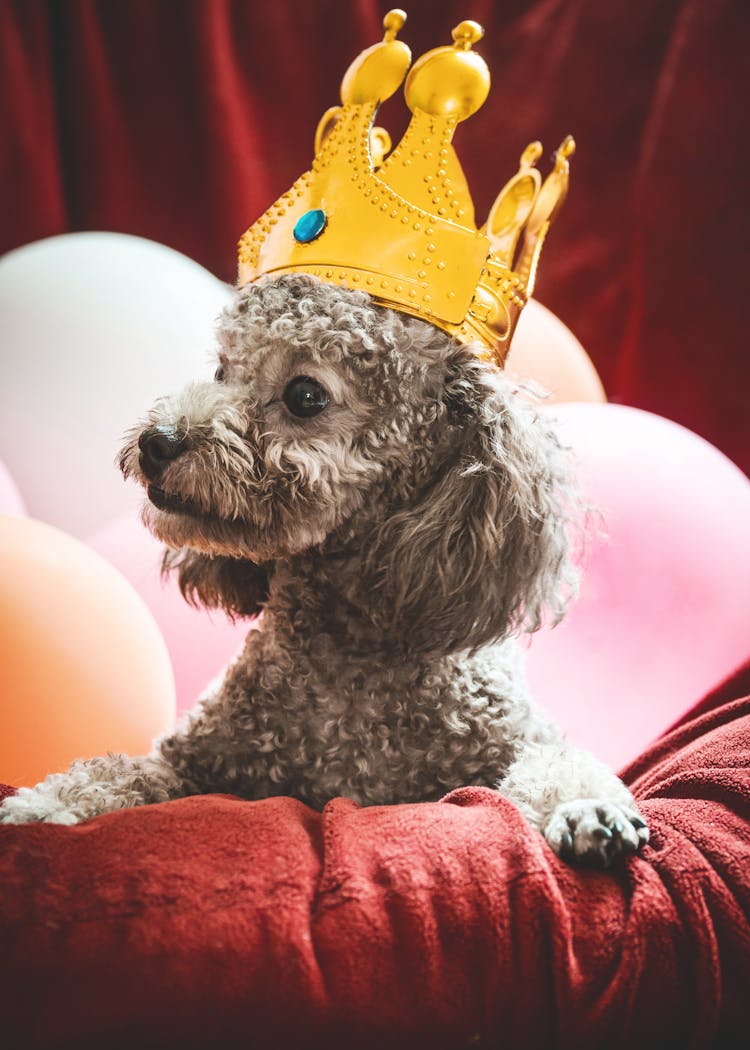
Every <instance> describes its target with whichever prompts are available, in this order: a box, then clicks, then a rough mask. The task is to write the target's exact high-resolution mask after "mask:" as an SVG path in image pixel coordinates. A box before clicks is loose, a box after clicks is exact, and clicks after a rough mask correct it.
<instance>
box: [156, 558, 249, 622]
mask: <svg viewBox="0 0 750 1050" xmlns="http://www.w3.org/2000/svg"><path fill="white" fill-rule="evenodd" d="M172 572H176V573H177V580H178V583H179V586H180V591H181V592H182V596H183V597H184V598H185V600H186V601H188V602H189V603H190V604H191V605H194V606H196V607H198V606H201V605H204V606H206V607H207V608H209V609H224V611H225V612H227V613H229V615H230V616H231V618H232V619H233V620H234V619H236V618H237V617H239V616H257V615H258V613H259V612H260V611H261V608H262V606H263V603H264V602H265V601H266V599H267V598H268V574H267V572H266V570H265V569H264V568H262V567H261V566H260V565H255V564H254V563H253V562H251V561H245V560H242V559H240V558H226V557H223V556H221V555H211V554H201V553H200V552H199V551H194V550H190V549H189V548H187V547H184V548H183V549H181V550H177V551H174V550H167V551H166V552H165V554H164V560H163V562H162V575H164V576H167V575H169V574H170V573H172Z"/></svg>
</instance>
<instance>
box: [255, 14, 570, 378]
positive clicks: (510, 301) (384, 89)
mask: <svg viewBox="0 0 750 1050" xmlns="http://www.w3.org/2000/svg"><path fill="white" fill-rule="evenodd" d="M405 21H406V15H405V14H404V12H403V11H400V10H394V11H389V12H388V14H387V15H386V16H385V18H384V19H383V26H384V28H385V36H384V38H383V41H382V42H381V43H378V44H375V45H374V46H373V47H370V48H367V50H365V51H363V52H362V53H361V54H360V55H359V56H358V57H357V58H356V59H355V60H354V62H353V63H352V64H351V65H350V66H349V69H348V70H347V71H346V74H345V76H344V79H343V81H342V83H341V102H342V105H341V106H334V107H333V108H332V109H329V110H328V111H327V112H326V113H325V114H324V115H323V117H322V119H321V121H320V123H319V124H318V130H317V133H316V136H315V159H314V161H313V164H312V168H311V169H310V171H307V172H305V174H304V175H302V176H301V177H300V178H299V179H298V180H297V181H296V182H295V184H294V185H293V186H292V188H291V189H290V190H289V191H288V192H287V193H285V194H284V195H283V196H282V197H280V198H279V200H277V201H276V203H275V204H273V205H272V206H271V207H270V208H269V209H268V211H267V212H266V213H265V214H264V215H263V216H261V218H260V219H259V220H258V221H257V222H256V223H255V224H254V225H253V226H251V227H250V229H249V230H247V232H246V233H245V234H244V236H243V237H242V239H241V241H240V244H239V282H240V284H244V283H246V282H248V281H254V280H255V279H256V278H258V277H260V276H262V275H264V274H284V273H309V274H314V275H315V276H317V277H320V278H322V279H323V280H324V281H328V282H330V283H333V284H339V285H344V286H346V287H347V288H354V289H360V290H363V291H366V292H369V293H370V295H371V296H372V297H373V298H374V299H375V301H376V302H378V303H381V304H383V305H385V306H389V307H391V308H392V309H394V310H399V311H401V312H402V313H407V314H413V315H414V316H415V317H420V318H422V319H423V320H426V321H430V322H431V323H432V324H434V325H437V327H438V328H441V329H443V331H445V332H448V333H449V334H450V335H452V336H454V337H455V338H456V339H459V340H461V342H464V343H474V344H476V343H479V344H481V350H479V351H478V352H479V353H480V355H481V356H483V357H486V358H489V359H490V360H493V361H495V362H496V363H497V364H498V365H500V366H502V364H503V362H504V361H505V357H506V355H507V353H508V349H509V346H510V340H511V337H512V335H513V331H514V329H515V326H516V322H517V321H518V318H519V315H520V313H521V310H522V309H523V307H524V305H525V304H526V301H527V299H528V297H529V296H530V295H531V293H532V291H533V288H534V280H535V277H536V268H537V262H538V260H539V254H540V252H541V249H542V244H543V242H544V238H545V235H546V233H547V230H548V228H549V226H550V223H551V222H552V220H553V219H554V217H555V215H556V213H557V211H558V208H559V207H560V205H561V204H562V201H563V200H564V198H565V193H566V191H567V187H568V174H569V165H568V157H570V156H571V154H572V153H573V151H574V149H575V143H574V141H573V139H572V138H571V137H570V136H568V137H567V138H566V139H565V141H564V142H563V143H562V145H561V146H560V148H559V149H558V150H557V152H556V154H555V163H554V167H553V169H552V171H551V173H550V174H549V175H548V177H547V178H546V179H545V180H544V182H542V178H541V175H540V174H539V172H538V170H537V169H536V167H535V165H536V162H537V160H538V159H539V157H540V155H541V153H542V146H541V144H540V143H539V142H532V143H531V145H529V146H527V147H526V149H525V150H524V151H523V154H522V155H521V162H520V169H519V171H518V172H517V174H516V175H514V176H513V178H512V179H510V181H509V182H508V183H506V185H505V186H504V187H503V189H502V190H501V191H500V193H499V194H498V196H497V198H496V200H495V203H494V204H493V205H492V208H491V209H490V212H489V215H488V217H487V222H486V223H485V224H484V226H482V227H481V228H479V229H478V228H477V227H476V224H475V220H474V205H473V203H472V200H471V196H470V194H469V189H468V186H467V184H466V178H465V176H464V174H463V171H462V170H461V165H460V164H459V161H458V157H457V156H456V153H455V151H454V149H453V146H452V145H451V141H452V139H453V135H454V132H455V130H456V127H457V125H458V124H459V123H460V122H461V121H462V120H466V118H467V117H470V116H471V115H472V114H473V113H475V112H476V111H477V110H478V109H479V108H480V106H481V105H482V104H483V102H484V101H485V99H486V98H487V95H488V93H489V88H490V74H489V70H488V69H487V65H486V63H485V62H484V60H483V59H482V58H481V57H480V56H479V55H478V54H477V53H476V52H475V51H472V45H473V44H475V43H476V42H477V41H478V40H480V39H481V38H482V36H483V35H484V30H483V29H482V27H481V26H480V25H478V24H477V23H476V22H468V21H467V22H461V24H460V25H458V26H456V28H455V29H454V30H453V41H454V43H453V46H448V47H438V48H435V50H433V51H428V52H427V54H425V55H423V56H422V57H421V58H420V59H419V60H418V61H417V62H415V63H414V65H413V66H412V68H411V70H410V71H409V75H408V76H406V73H407V70H408V69H409V65H410V63H411V52H410V50H409V48H408V47H407V46H406V44H404V43H403V42H402V41H400V40H397V39H396V34H397V33H398V31H399V30H400V29H401V27H402V26H403V25H404V22H405ZM405 76H406V84H405V86H404V95H405V97H406V102H407V104H408V106H409V109H410V110H411V113H412V117H411V122H410V123H409V126H408V128H407V130H406V132H405V134H404V136H403V138H402V139H401V142H400V143H399V144H398V146H396V148H395V149H394V150H393V151H392V152H390V149H391V140H390V136H389V135H388V132H387V131H385V130H384V129H383V128H378V127H374V126H373V120H374V117H375V113H376V111H377V108H378V106H379V105H380V103H381V102H384V101H385V99H387V98H389V97H390V96H391V95H392V94H393V93H394V92H395V91H397V90H398V88H399V86H400V85H401V83H402V82H403V80H404V77H405Z"/></svg>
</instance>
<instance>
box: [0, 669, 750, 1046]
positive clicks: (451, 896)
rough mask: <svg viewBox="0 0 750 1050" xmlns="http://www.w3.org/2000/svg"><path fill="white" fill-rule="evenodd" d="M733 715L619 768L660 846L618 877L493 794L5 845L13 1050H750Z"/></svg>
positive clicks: (251, 809)
mask: <svg viewBox="0 0 750 1050" xmlns="http://www.w3.org/2000/svg"><path fill="white" fill-rule="evenodd" d="M725 696H726V690H725V695H723V696H722V694H716V697H715V698H714V701H713V702H712V704H709V705H706V704H704V705H703V707H702V709H701V710H703V711H704V712H705V713H702V714H699V715H698V717H697V718H694V719H693V720H691V721H688V722H687V723H684V724H682V725H680V726H678V727H677V728H676V729H675V730H674V731H673V732H672V733H671V734H670V735H669V736H668V737H666V738H665V739H663V740H662V741H660V742H657V744H655V745H654V746H653V747H652V748H651V749H650V751H649V752H647V753H646V754H645V755H644V756H643V757H642V758H641V759H640V760H639V761H638V762H636V763H634V765H633V766H632V767H631V768H630V770H629V771H628V777H629V779H630V782H631V783H632V786H633V789H634V792H635V794H636V797H637V798H638V799H639V800H640V804H641V806H642V809H643V811H644V813H645V814H646V816H647V817H648V820H649V823H650V825H651V828H652V835H653V837H652V844H651V846H650V847H648V848H647V849H646V850H645V851H644V853H643V855H642V856H640V857H637V858H632V859H629V860H628V861H627V862H626V863H624V864H623V865H622V866H621V867H619V868H617V869H615V870H614V871H612V872H609V873H600V872H592V871H578V870H574V869H572V868H570V867H568V866H567V865H565V864H564V863H562V862H560V861H558V860H557V859H556V858H555V857H554V856H553V855H552V853H551V851H550V850H549V849H548V847H547V846H546V844H545V843H544V842H543V840H542V838H541V837H540V836H539V835H538V834H536V833H535V832H533V831H531V830H530V829H529V828H528V827H527V826H526V824H525V822H524V821H523V819H522V818H521V817H520V815H519V814H518V813H517V811H516V810H515V809H514V807H513V806H511V805H510V804H509V803H507V802H505V801H503V800H502V799H501V798H499V797H498V796H497V795H496V794H494V793H493V792H492V791H489V790H487V789H483V788H462V789H460V790H458V791H454V792H452V793H451V794H450V795H449V796H447V798H446V799H444V800H443V801H442V802H441V803H437V804H424V805H409V806H395V807H374V808H370V809H360V808H358V807H357V806H356V805H355V804H354V803H352V802H350V801H348V800H345V799H336V800H335V801H333V802H332V803H330V804H329V805H328V806H327V807H326V809H325V811H324V812H323V813H322V814H318V813H315V812H313V811H311V810H310V809H308V808H306V807H305V806H303V805H302V804H300V803H298V802H294V801H292V800H290V799H287V798H274V799H267V800H265V801H262V802H256V803H247V802H242V801H240V800H238V799H234V798H231V797H228V796H221V795H215V796H208V797H203V798H191V799H184V800H181V801H177V802H172V803H168V804H166V805H160V806H151V807H146V808H143V809H140V810H125V811H121V812H118V813H113V814H109V815H107V816H104V817H100V818H99V819H97V820H95V821H93V822H90V823H89V824H86V825H82V826H79V827H74V828H68V827H56V826H52V825H34V826H27V827H20V828H15V827H3V828H0V886H2V893H1V894H0V1032H2V1033H3V1036H4V1037H5V1039H6V1041H5V1042H4V1045H6V1046H9V1047H12V1048H14V1050H15V1048H19V1050H20V1048H22V1047H35V1048H37V1047H38V1048H41V1047H45V1048H53V1047H54V1048H59V1047H76V1048H85V1047H92V1048H93V1047H97V1048H100V1047H102V1046H105V1045H106V1046H107V1047H119V1046H122V1047H128V1048H131V1047H134V1046H138V1047H147V1046H153V1047H156V1046H159V1047H164V1048H166V1047H175V1048H176V1047H180V1048H181V1050H184V1048H186V1047H199V1046H200V1047H207V1046H215V1045H221V1046H238V1047H239V1046H242V1047H246V1046H252V1047H269V1048H270V1047H273V1048H275V1050H276V1048H282V1047H295V1048H297V1047H317V1046H320V1047H323V1046H325V1047H326V1048H328V1050H331V1048H335V1047H341V1048H343V1047H347V1048H351V1047H372V1048H375V1047H384V1046H386V1045H387V1046H388V1047H389V1048H390V1047H404V1048H406V1047H408V1048H410V1050H414V1048H420V1047H425V1048H427V1047H429V1048H430V1050H436V1048H443V1047H444V1048H451V1050H454V1048H458V1047H469V1046H481V1047H500V1046H508V1047H512V1048H513V1050H521V1048H524V1047H529V1048H538V1047H554V1046H571V1047H572V1046H575V1047H577V1048H580V1047H586V1046H591V1047H596V1046H607V1048H610V1047H618V1046H633V1045H635V1044H636V1043H639V1044H640V1045H641V1046H680V1047H690V1046H696V1047H700V1046H713V1045H719V1043H718V1042H717V1040H718V1039H719V1038H720V1039H721V1040H722V1041H721V1044H720V1045H722V1046H725V1045H730V1042H731V1041H732V1040H733V1039H735V1038H736V1040H737V1044H736V1045H738V1046H739V1045H743V1038H744V1036H746V1033H747V1031H748V1030H750V1002H749V1001H748V1000H749V998H750V996H749V995H748V993H749V992H750V924H749V922H748V915H749V914H750V773H749V772H748V769H749V767H750V698H746V699H744V700H737V701H734V702H731V703H721V702H720V701H722V700H724V699H725ZM706 706H708V710H707V711H705V708H706Z"/></svg>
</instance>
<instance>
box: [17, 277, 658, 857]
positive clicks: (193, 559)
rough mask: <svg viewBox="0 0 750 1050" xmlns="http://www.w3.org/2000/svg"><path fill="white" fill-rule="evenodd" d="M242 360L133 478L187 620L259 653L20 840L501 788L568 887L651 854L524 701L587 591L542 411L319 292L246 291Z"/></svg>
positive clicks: (434, 341) (141, 432)
mask: <svg viewBox="0 0 750 1050" xmlns="http://www.w3.org/2000/svg"><path fill="white" fill-rule="evenodd" d="M219 344H220V347H219V354H218V358H219V363H218V368H217V370H216V374H215V377H214V379H213V381H212V382H209V383H195V384H192V385H190V386H188V387H187V389H186V390H184V391H183V392H182V393H181V394H180V395H178V396H176V397H173V398H164V399H162V400H159V401H157V402H156V404H155V406H154V408H153V409H152V411H151V413H150V414H149V416H148V418H147V419H146V420H145V422H144V423H143V424H142V425H140V426H138V427H137V428H135V429H134V430H133V431H132V432H130V434H129V435H128V437H127V442H126V444H125V446H124V448H123V450H122V453H121V461H120V465H121V467H122V470H123V472H124V474H125V476H126V477H132V478H135V479H136V480H137V481H138V482H140V484H141V485H142V486H144V488H145V489H146V493H147V496H148V500H147V502H146V505H145V508H144V520H145V522H146V524H147V525H148V527H149V528H150V529H151V531H152V532H153V533H154V535H155V536H156V537H158V538H159V539H160V540H162V541H163V542H164V543H165V544H166V546H167V554H166V555H165V571H167V572H175V573H177V575H178V578H179V584H180V587H181V590H182V592H183V594H184V595H185V597H186V598H187V599H188V600H189V601H191V602H193V603H200V604H203V605H205V606H208V607H211V608H223V609H225V610H226V611H228V612H229V613H230V614H231V615H232V616H240V617H243V616H247V617H252V616H255V615H257V614H258V613H260V612H261V611H262V612H263V619H262V626H261V629H260V630H256V631H251V632H250V635H249V637H248V639H247V643H246V645H245V648H244V651H243V652H242V654H241V656H239V658H238V659H237V660H236V661H235V662H234V663H233V664H231V665H230V667H229V668H228V669H227V670H226V672H225V674H224V676H223V678H222V679H221V681H220V682H219V683H218V685H216V686H215V687H213V688H212V689H210V690H209V691H208V692H207V694H206V695H205V696H204V697H203V698H202V699H201V700H200V701H199V703H198V705H197V707H196V708H195V710H194V711H193V712H192V713H191V714H190V715H189V716H188V717H187V718H186V719H185V720H184V721H183V722H182V723H181V724H180V725H179V726H178V727H177V728H176V729H175V731H173V732H171V733H170V734H168V735H166V736H165V737H163V738H161V739H159V740H158V741H156V743H155V745H154V749H153V751H152V752H151V754H149V755H148V756H145V757H130V756H127V755H122V754H120V755H115V754H110V755H107V756H106V757H101V758H94V759H90V760H86V761H77V762H75V763H74V764H73V765H72V766H71V768H70V770H69V771H68V772H66V773H60V774H54V775H51V776H49V777H47V779H46V780H45V781H43V782H42V783H40V784H38V785H37V786H36V787H34V788H22V789H21V790H20V791H19V793H18V794H17V795H16V796H15V797H12V798H10V799H8V800H6V801H5V802H4V803H3V805H2V807H1V808H0V822H3V823H22V822H27V821H49V822H54V823H60V824H73V823H76V822H78V821H83V820H88V819H90V818H92V817H95V816H96V815H97V814H100V813H105V812H108V811H110V810H115V809H120V808H125V807H131V806H138V805H144V804H150V803H158V802H165V801H167V800H169V799H174V798H177V797H179V796H185V795H194V794H202V793H209V792H226V793H231V794H235V795H238V796H241V797H242V798H245V799H260V798H265V797H267V796H271V795H281V794H284V795H291V796H293V797H295V798H297V799H300V800H301V801H303V802H305V803H307V804H308V805H310V806H313V807H316V808H321V807H323V806H324V805H325V803H326V802H327V801H328V800H329V799H331V798H333V797H334V796H336V795H346V796H348V797H349V798H351V799H354V800H355V801H356V802H358V803H359V804H361V805H364V806H367V805H389V804H396V803H407V802H422V801H425V802H426V801H435V800H438V799H440V798H441V797H442V796H443V795H445V794H446V793H447V792H448V791H450V790H451V789H453V788H456V787H460V786H462V785H484V786H487V787H490V788H494V789H496V790H497V791H498V792H499V793H500V794H501V795H503V796H504V797H505V798H506V799H509V800H510V801H511V802H512V803H514V804H515V805H516V806H517V807H518V808H519V809H520V811H521V812H522V813H523V815H524V816H525V817H526V819H527V820H528V821H529V823H530V824H531V825H532V826H533V827H534V828H536V829H538V830H539V831H540V832H541V833H542V834H543V835H544V837H545V838H546V840H547V842H548V843H549V845H550V846H551V847H552V849H553V850H554V852H555V853H556V854H558V855H559V856H560V857H562V858H564V859H566V860H568V861H570V862H573V863H576V862H577V863H581V864H588V865H596V866H601V867H605V866H607V865H609V864H611V863H612V862H613V861H615V860H616V858H618V857H620V856H621V855H623V854H628V853H634V852H636V851H637V850H638V849H640V848H641V846H643V845H644V843H646V842H647V841H648V828H647V826H646V823H645V821H644V820H643V818H642V816H641V814H640V813H639V812H638V809H637V806H636V804H635V802H634V800H633V797H632V796H631V794H630V792H629V791H628V790H627V788H626V787H625V786H624V784H622V782H621V781H620V780H618V778H617V777H616V776H615V775H614V774H613V773H612V772H611V771H610V770H608V769H607V768H606V767H605V766H604V765H603V764H602V763H601V762H599V761H598V760H597V759H596V758H595V757H594V756H593V755H591V754H588V753H586V752H584V751H581V750H579V749H577V748H575V747H573V746H571V745H570V744H568V743H567V742H566V741H565V740H564V739H563V738H562V736H561V734H560V733H559V731H558V730H557V729H556V727H555V726H554V725H553V724H552V723H551V721H550V720H549V719H548V718H547V717H546V716H545V715H544V714H543V713H542V712H541V711H540V710H538V709H537V708H536V707H535V706H534V704H533V703H532V701H531V699H530V698H529V696H528V694H527V690H526V686H525V683H524V676H523V665H522V651H521V648H520V646H519V641H518V635H519V634H523V633H524V632H529V631H533V630H536V629H537V628H538V627H539V626H540V625H541V624H542V622H543V621H545V620H547V621H554V620H557V619H559V618H560V617H561V616H562V614H563V612H564V610H565V607H566V604H567V602H568V601H569V599H570V597H571V595H572V594H573V593H574V591H575V585H576V573H575V570H574V567H573V564H572V559H571V557H570V554H569V547H570V534H571V528H572V516H573V513H574V512H573V507H574V505H575V495H574V486H573V485H572V484H571V481H570V477H569V464H568V460H567V455H566V453H565V450H564V449H562V448H561V446H560V444H559V442H558V440H557V438H556V437H555V435H554V433H553V431H552V429H551V428H550V426H549V424H548V421H547V420H546V418H545V417H544V416H543V414H542V413H540V412H539V410H538V408H537V407H536V406H535V405H534V404H533V403H531V402H530V401H529V400H528V399H524V398H522V397H521V396H519V392H518V390H517V389H515V388H514V386H513V384H512V383H511V382H510V380H509V379H508V378H507V377H506V376H504V374H503V373H501V372H500V371H499V370H498V369H497V368H496V367H494V366H492V365H490V364H488V363H486V362H484V361H482V360H480V358H479V357H478V356H477V355H476V354H475V353H474V352H473V351H472V349H471V348H470V347H467V346H465V345H463V344H461V343H459V342H458V341H456V340H455V339H453V338H451V337H450V336H448V335H446V334H445V333H443V332H441V331H440V330H439V329H437V328H436V327H434V326H433V325H430V324H429V323H427V322H426V321H423V320H420V319H418V318H416V317H411V316H408V315H405V314H403V313H397V312H395V311H393V310H391V309H389V308H386V307H383V306H378V305H376V304H375V303H374V302H373V300H372V299H371V298H370V297H369V296H368V295H367V294H365V293H364V292H358V291H353V290H350V289H346V288H340V287H337V286H335V285H332V284H326V283H324V282H322V281H320V280H318V279H317V278H315V277H312V276H308V275H302V274H289V275H284V276H280V277H265V278H263V279H261V280H260V281H258V282H256V283H254V284H251V285H248V286H246V287H244V288H241V289H239V290H238V292H237V294H236V298H235V301H234V303H233V305H232V306H231V307H228V308H227V309H226V310H225V312H224V314H223V315H222V318H221V321H220V327H219ZM561 688H564V683H561Z"/></svg>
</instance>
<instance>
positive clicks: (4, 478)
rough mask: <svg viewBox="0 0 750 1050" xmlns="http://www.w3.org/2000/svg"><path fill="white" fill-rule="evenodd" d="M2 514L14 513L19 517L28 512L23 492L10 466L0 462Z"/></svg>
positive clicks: (0, 508) (0, 507)
mask: <svg viewBox="0 0 750 1050" xmlns="http://www.w3.org/2000/svg"><path fill="white" fill-rule="evenodd" d="M0 514H13V515H15V516H18V517H23V516H24V515H25V514H26V508H25V507H24V505H23V500H22V499H21V493H20V492H19V491H18V487H17V485H16V483H15V481H14V480H13V478H12V477H11V476H10V472H9V471H8V468H7V467H6V466H4V465H3V464H2V463H0Z"/></svg>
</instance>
